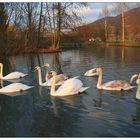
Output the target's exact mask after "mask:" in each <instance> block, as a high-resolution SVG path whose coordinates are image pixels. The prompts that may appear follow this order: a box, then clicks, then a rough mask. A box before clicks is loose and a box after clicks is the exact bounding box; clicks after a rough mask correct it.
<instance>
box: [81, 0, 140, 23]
mask: <svg viewBox="0 0 140 140" xmlns="http://www.w3.org/2000/svg"><path fill="white" fill-rule="evenodd" d="M139 4H140V2H139ZM114 5H115V2H110V3H109V2H90V3H88V6H87V7H86V8H81V9H80V13H81V16H83V20H84V21H85V22H86V23H91V22H94V21H96V20H98V19H100V18H101V17H100V16H99V13H100V12H101V10H102V8H103V7H104V6H107V7H108V9H109V11H111V10H112V9H113V7H114ZM136 6H137V5H136V2H134V3H132V2H131V3H128V7H129V8H135V7H136ZM111 16H116V14H111Z"/></svg>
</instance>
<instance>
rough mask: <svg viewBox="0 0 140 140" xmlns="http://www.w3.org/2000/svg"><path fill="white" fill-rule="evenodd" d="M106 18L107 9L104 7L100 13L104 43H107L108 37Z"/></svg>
mask: <svg viewBox="0 0 140 140" xmlns="http://www.w3.org/2000/svg"><path fill="white" fill-rule="evenodd" d="M108 16H109V10H108V7H107V6H104V7H103V8H102V11H101V12H100V17H102V18H103V20H104V30H105V40H106V41H107V37H108V21H107V18H108Z"/></svg>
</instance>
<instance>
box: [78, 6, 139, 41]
mask: <svg viewBox="0 0 140 140" xmlns="http://www.w3.org/2000/svg"><path fill="white" fill-rule="evenodd" d="M107 23H108V40H109V41H117V40H120V38H121V15H117V16H115V17H107ZM77 32H78V34H79V36H80V37H82V39H83V40H85V41H88V39H89V38H101V40H104V39H105V37H104V19H103V18H102V19H99V20H97V21H95V22H92V23H90V24H87V25H84V26H80V27H78V28H77ZM138 38H140V7H138V8H134V9H131V10H129V11H127V12H125V39H126V40H136V39H138Z"/></svg>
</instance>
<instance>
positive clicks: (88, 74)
mask: <svg viewBox="0 0 140 140" xmlns="http://www.w3.org/2000/svg"><path fill="white" fill-rule="evenodd" d="M84 75H85V76H96V75H98V73H97V72H96V68H94V69H90V70H88V71H87V72H86V73H85V74H84Z"/></svg>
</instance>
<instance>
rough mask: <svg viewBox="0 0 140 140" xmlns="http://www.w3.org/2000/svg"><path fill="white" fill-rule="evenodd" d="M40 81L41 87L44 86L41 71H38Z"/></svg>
mask: <svg viewBox="0 0 140 140" xmlns="http://www.w3.org/2000/svg"><path fill="white" fill-rule="evenodd" d="M38 80H39V85H42V76H41V70H40V69H39V70H38Z"/></svg>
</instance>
